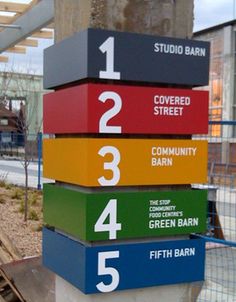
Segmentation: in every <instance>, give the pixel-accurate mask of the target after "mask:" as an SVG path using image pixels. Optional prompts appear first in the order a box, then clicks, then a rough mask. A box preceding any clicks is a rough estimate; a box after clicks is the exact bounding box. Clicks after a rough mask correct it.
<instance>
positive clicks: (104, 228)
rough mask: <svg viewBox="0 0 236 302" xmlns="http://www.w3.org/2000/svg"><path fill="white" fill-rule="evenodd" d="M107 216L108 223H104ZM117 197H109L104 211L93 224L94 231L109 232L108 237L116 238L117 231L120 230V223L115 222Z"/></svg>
mask: <svg viewBox="0 0 236 302" xmlns="http://www.w3.org/2000/svg"><path fill="white" fill-rule="evenodd" d="M108 216H109V223H105V221H106V219H107V217H108ZM116 221H117V199H111V200H110V201H109V202H108V204H107V206H106V207H105V209H104V211H103V212H102V214H101V215H100V217H99V218H98V220H97V222H96V224H95V226H94V231H95V232H109V239H116V238H117V231H120V230H121V223H117V222H116Z"/></svg>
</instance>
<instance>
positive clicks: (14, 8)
mask: <svg viewBox="0 0 236 302" xmlns="http://www.w3.org/2000/svg"><path fill="white" fill-rule="evenodd" d="M22 2H23V1H22ZM22 2H21V3H20V1H17V0H15V2H8V1H1V0H0V54H1V53H2V52H17V53H25V52H26V47H37V45H38V41H37V40H36V39H35V38H46V39H48V38H53V32H52V30H51V29H52V25H51V23H52V22H53V19H54V0H31V1H30V2H29V3H28V4H25V3H22ZM45 27H48V28H50V30H51V31H49V30H48V31H45V30H41V29H42V28H45ZM28 37H31V38H33V39H26V38H28ZM0 62H7V57H5V56H0Z"/></svg>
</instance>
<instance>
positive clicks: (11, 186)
mask: <svg viewBox="0 0 236 302" xmlns="http://www.w3.org/2000/svg"><path fill="white" fill-rule="evenodd" d="M13 187H14V185H13V184H9V183H6V184H5V189H7V190H11V189H12V188H13Z"/></svg>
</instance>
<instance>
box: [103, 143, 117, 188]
mask: <svg viewBox="0 0 236 302" xmlns="http://www.w3.org/2000/svg"><path fill="white" fill-rule="evenodd" d="M108 153H110V154H112V155H113V161H111V162H108V163H106V162H105V163H104V170H111V171H112V172H113V177H112V178H111V179H106V178H105V177H104V176H102V177H100V178H98V182H99V184H100V185H101V186H115V185H117V184H118V182H119V180H120V169H119V168H118V165H119V163H120V152H119V150H118V149H117V148H115V147H113V146H105V147H102V148H101V149H100V150H99V152H98V154H99V155H101V156H103V157H104V156H105V155H106V154H108Z"/></svg>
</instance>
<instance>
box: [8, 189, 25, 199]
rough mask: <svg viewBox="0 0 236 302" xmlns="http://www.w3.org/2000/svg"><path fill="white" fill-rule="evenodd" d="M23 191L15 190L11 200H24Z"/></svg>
mask: <svg viewBox="0 0 236 302" xmlns="http://www.w3.org/2000/svg"><path fill="white" fill-rule="evenodd" d="M23 194H24V193H23V191H22V189H20V188H15V189H14V190H13V192H12V194H11V198H12V199H18V200H19V199H22V196H23Z"/></svg>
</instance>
